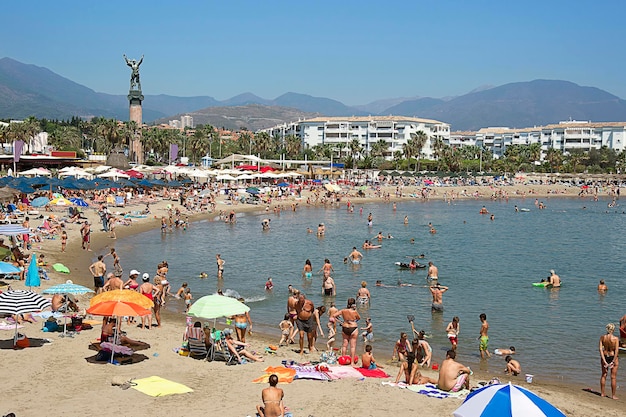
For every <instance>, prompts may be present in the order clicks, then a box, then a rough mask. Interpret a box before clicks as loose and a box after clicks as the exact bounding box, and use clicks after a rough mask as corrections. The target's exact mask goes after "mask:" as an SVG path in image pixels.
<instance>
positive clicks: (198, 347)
mask: <svg viewBox="0 0 626 417" xmlns="http://www.w3.org/2000/svg"><path fill="white" fill-rule="evenodd" d="M187 343H188V344H189V357H190V358H198V359H208V353H209V352H208V351H207V348H206V346H205V344H204V340H200V339H194V338H189V339H187Z"/></svg>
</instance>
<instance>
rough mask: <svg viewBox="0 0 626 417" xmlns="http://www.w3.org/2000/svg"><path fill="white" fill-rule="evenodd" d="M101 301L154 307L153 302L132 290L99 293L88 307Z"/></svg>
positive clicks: (90, 301)
mask: <svg viewBox="0 0 626 417" xmlns="http://www.w3.org/2000/svg"><path fill="white" fill-rule="evenodd" d="M103 301H123V302H125V303H133V304H137V305H139V306H141V307H143V308H152V307H154V302H152V300H151V299H149V298H148V297H146V296H145V295H143V294H140V293H138V292H137V291H133V290H113V291H106V292H103V293H100V294H98V295H96V296H95V297H93V298H92V299H91V300H89V305H90V306H92V307H93V306H95V305H96V304H98V303H101V302H103Z"/></svg>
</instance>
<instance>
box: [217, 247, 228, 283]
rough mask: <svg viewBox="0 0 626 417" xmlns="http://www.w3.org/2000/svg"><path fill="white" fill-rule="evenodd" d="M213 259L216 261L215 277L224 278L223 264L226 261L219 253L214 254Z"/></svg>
mask: <svg viewBox="0 0 626 417" xmlns="http://www.w3.org/2000/svg"><path fill="white" fill-rule="evenodd" d="M215 261H216V263H217V278H218V279H221V278H224V264H225V263H226V261H225V260H223V259H222V255H220V254H219V253H218V254H217V255H215Z"/></svg>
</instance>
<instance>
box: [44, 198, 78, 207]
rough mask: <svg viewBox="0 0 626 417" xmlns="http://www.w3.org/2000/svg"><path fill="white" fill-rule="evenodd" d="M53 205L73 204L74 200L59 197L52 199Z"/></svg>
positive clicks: (51, 203)
mask: <svg viewBox="0 0 626 417" xmlns="http://www.w3.org/2000/svg"><path fill="white" fill-rule="evenodd" d="M48 204H50V205H51V206H71V205H72V202H71V201H70V200H68V199H67V198H65V197H57V198H55V199H54V200H50V203H48Z"/></svg>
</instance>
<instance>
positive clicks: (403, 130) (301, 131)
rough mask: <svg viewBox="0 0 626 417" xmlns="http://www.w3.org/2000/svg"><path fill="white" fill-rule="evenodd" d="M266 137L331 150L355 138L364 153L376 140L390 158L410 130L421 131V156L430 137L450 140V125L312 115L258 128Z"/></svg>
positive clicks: (404, 119)
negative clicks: (294, 139) (326, 146)
mask: <svg viewBox="0 0 626 417" xmlns="http://www.w3.org/2000/svg"><path fill="white" fill-rule="evenodd" d="M260 131H261V132H267V133H269V134H270V136H274V135H278V136H279V137H281V138H284V137H285V136H287V135H294V136H297V137H299V138H301V139H302V143H303V146H304V148H305V149H309V148H312V147H314V146H316V145H322V144H330V145H334V146H335V149H337V150H341V151H344V152H345V151H347V150H348V149H349V147H348V144H349V143H350V142H352V140H354V139H358V140H359V143H360V145H361V146H362V147H363V149H364V150H365V153H369V151H371V148H372V145H373V144H374V143H376V142H378V141H379V140H384V141H385V142H386V143H387V148H386V151H385V158H386V159H392V158H393V154H394V153H395V152H396V151H400V152H401V151H402V145H404V144H405V143H407V141H408V140H410V139H411V134H412V133H417V132H419V131H422V132H424V133H426V135H427V136H428V138H429V140H428V141H426V144H425V145H424V148H423V149H422V155H423V157H425V158H432V157H433V156H432V153H433V149H432V146H433V143H434V139H435V138H437V137H439V138H441V139H442V140H443V141H444V142H445V143H448V142H449V139H450V125H449V124H447V123H443V122H440V121H437V120H430V119H420V118H416V117H405V116H352V117H315V118H313V119H306V120H300V121H297V122H292V123H284V124H281V125H278V126H274V127H271V128H268V129H262V130H260Z"/></svg>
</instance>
